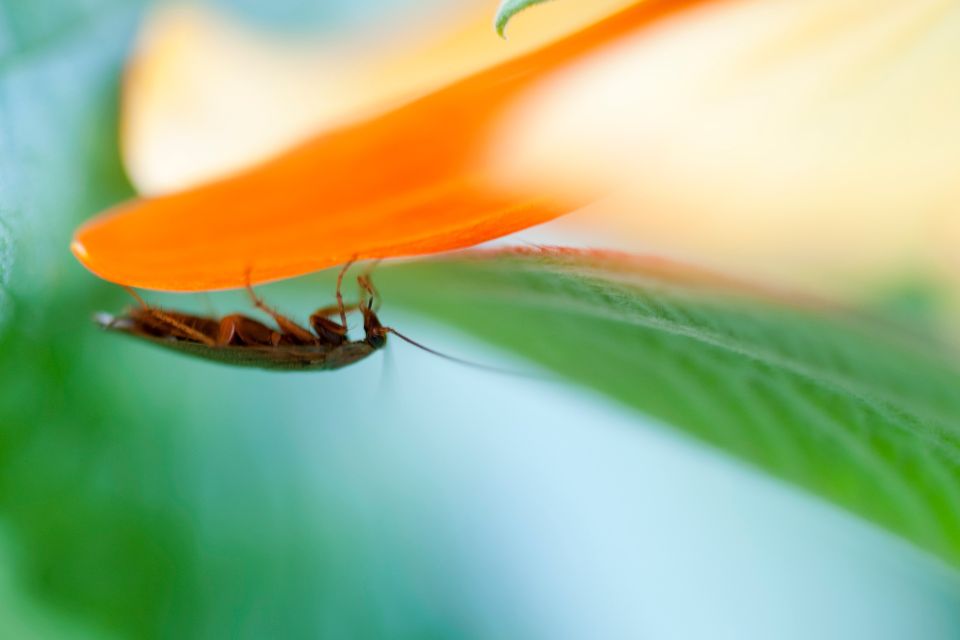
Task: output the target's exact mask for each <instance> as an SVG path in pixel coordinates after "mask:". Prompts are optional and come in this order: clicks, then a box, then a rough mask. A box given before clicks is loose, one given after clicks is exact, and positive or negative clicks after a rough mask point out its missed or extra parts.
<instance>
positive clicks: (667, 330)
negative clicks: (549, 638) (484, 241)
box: [378, 251, 960, 565]
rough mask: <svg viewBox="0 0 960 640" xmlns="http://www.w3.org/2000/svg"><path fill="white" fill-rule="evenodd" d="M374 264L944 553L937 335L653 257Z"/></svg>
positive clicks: (442, 311) (487, 327) (953, 382)
mask: <svg viewBox="0 0 960 640" xmlns="http://www.w3.org/2000/svg"><path fill="white" fill-rule="evenodd" d="M378 279H379V283H380V289H381V291H383V292H385V294H387V295H389V300H390V301H391V302H398V303H402V304H406V305H409V306H411V307H413V308H414V309H417V310H420V311H422V312H424V313H427V314H429V315H431V316H433V317H436V318H438V319H441V320H443V321H446V322H448V323H450V324H452V325H455V326H457V327H460V328H462V329H464V330H466V331H468V332H469V333H471V334H474V335H476V336H478V337H480V338H483V339H485V340H488V341H490V342H492V343H495V344H498V345H501V346H503V347H505V348H507V349H509V350H510V351H512V352H515V353H517V354H520V355H523V356H526V357H528V358H530V359H532V360H533V361H535V362H538V363H540V364H542V365H543V366H545V367H547V368H548V369H550V370H552V371H555V372H556V373H558V374H560V375H562V376H563V377H565V378H567V379H569V380H572V381H575V382H578V383H580V384H582V385H585V386H587V387H591V388H593V389H596V390H598V391H600V392H603V393H605V394H607V395H608V396H610V397H611V398H614V399H616V400H618V401H620V402H622V403H624V404H626V405H628V406H630V407H633V408H635V409H638V410H640V411H642V412H644V413H646V414H648V415H650V416H654V417H656V418H658V419H659V420H660V421H662V422H663V424H665V425H667V426H669V427H671V428H673V429H677V430H679V431H682V432H684V433H686V434H689V435H690V436H693V437H695V438H697V439H699V440H701V441H703V442H706V443H709V444H710V445H712V446H714V447H717V448H719V449H721V450H723V451H725V452H727V453H729V454H731V455H733V456H736V457H738V458H740V459H742V460H744V461H747V462H749V463H751V464H752V465H755V466H756V467H758V468H761V469H763V470H765V471H767V472H769V473H771V474H773V475H774V476H776V477H779V478H782V479H785V480H788V481H790V482H793V483H795V484H797V485H799V486H801V487H804V488H806V489H808V490H810V491H812V492H814V493H816V494H819V495H821V496H823V497H825V498H828V499H830V500H832V501H834V502H835V503H837V504H839V505H842V506H843V507H845V508H847V509H849V510H851V511H853V512H855V513H858V514H860V515H862V516H864V517H866V518H868V519H870V520H873V521H874V522H876V523H879V524H881V525H883V526H885V527H887V528H888V529H890V530H891V531H894V532H896V533H898V534H899V535H901V536H903V537H905V538H907V539H909V540H912V541H913V542H915V543H916V544H918V545H920V546H921V547H923V548H925V549H928V550H930V551H932V552H934V553H936V554H938V555H940V556H941V557H943V558H944V559H946V560H948V561H949V562H951V563H953V564H954V565H960V392H958V389H960V370H958V367H957V362H958V360H957V357H956V356H957V354H956V353H955V352H953V351H951V350H949V349H946V348H944V347H943V346H942V345H937V344H933V343H932V342H931V341H929V340H926V339H923V338H921V337H917V336H912V335H906V334H904V333H902V332H900V331H897V330H894V329H891V328H890V327H887V326H883V325H880V324H878V323H876V322H874V321H871V320H866V319H864V318H862V317H858V316H857V315H856V314H853V313H851V312H845V311H842V310H839V309H834V308H830V307H827V306H825V305H823V304H819V303H817V302H814V301H804V300H790V299H784V298H783V297H782V296H777V295H774V294H767V293H763V292H758V291H750V290H748V289H744V288H742V287H737V286H731V285H727V284H725V283H724V282H722V281H720V280H719V279H717V278H713V279H711V278H709V277H707V276H703V275H701V274H697V273H696V272H692V271H690V270H685V269H682V268H677V267H673V266H670V265H669V264H666V263H663V262H662V261H656V260H639V259H628V258H623V257H617V256H610V255H602V254H596V253H574V252H555V251H545V252H542V253H538V252H535V251H521V252H515V253H503V254H487V255H482V256H480V257H476V258H473V259H448V260H444V261H440V262H432V263H425V264H409V265H401V266H397V267H393V268H385V269H382V270H381V272H380V273H378Z"/></svg>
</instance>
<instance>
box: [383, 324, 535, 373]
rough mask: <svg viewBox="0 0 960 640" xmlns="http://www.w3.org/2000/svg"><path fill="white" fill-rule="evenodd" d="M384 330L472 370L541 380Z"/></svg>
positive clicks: (394, 331)
mask: <svg viewBox="0 0 960 640" xmlns="http://www.w3.org/2000/svg"><path fill="white" fill-rule="evenodd" d="M383 330H384V331H386V332H387V333H392V334H393V335H395V336H397V337H398V338H400V339H401V340H403V341H404V342H406V343H408V344H411V345H413V346H415V347H416V348H418V349H421V350H423V351H426V352H427V353H429V354H431V355H435V356H437V357H438V358H443V359H444V360H449V361H450V362H456V363H457V364H460V365H464V366H467V367H472V368H474V369H481V370H483V371H490V372H493V373H500V374H504V375H508V376H517V377H520V378H533V379H539V377H538V376H534V375H532V374H529V373H521V372H519V371H511V370H510V369H501V368H499V367H492V366H490V365H486V364H480V363H479V362H471V361H470V360H464V359H463V358H458V357H456V356H451V355H449V354H446V353H443V352H441V351H437V350H436V349H431V348H430V347H428V346H426V345H423V344H420V343H419V342H417V341H416V340H414V339H413V338H409V337H407V336H405V335H403V334H402V333H400V332H399V331H397V330H396V329H394V328H392V327H383Z"/></svg>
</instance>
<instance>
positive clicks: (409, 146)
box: [72, 0, 707, 291]
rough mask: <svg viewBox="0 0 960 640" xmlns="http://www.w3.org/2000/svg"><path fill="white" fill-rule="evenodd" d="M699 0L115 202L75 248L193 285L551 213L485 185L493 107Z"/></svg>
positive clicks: (97, 269) (121, 271)
mask: <svg viewBox="0 0 960 640" xmlns="http://www.w3.org/2000/svg"><path fill="white" fill-rule="evenodd" d="M705 1H707V0H651V1H649V2H643V3H640V4H639V5H636V6H633V7H631V8H628V9H626V10H624V11H622V12H620V13H617V14H615V15H613V16H611V17H609V18H607V19H605V20H603V21H601V22H599V23H597V24H595V25H593V26H592V27H589V28H587V29H585V30H583V31H581V32H579V33H577V34H574V35H572V36H569V37H567V38H565V39H562V40H560V41H558V42H556V43H554V44H552V45H550V46H548V47H546V48H543V49H541V50H539V51H536V52H534V53H532V54H528V55H526V56H522V57H520V58H517V59H514V60H511V61H508V62H506V63H503V64H501V65H498V66H496V67H493V68H491V69H489V70H487V71H484V72H481V73H478V74H475V75H473V76H470V77H468V78H466V79H464V80H462V81H460V82H457V83H455V84H452V85H450V86H447V87H445V88H443V89H441V90H439V91H436V92H434V93H432V94H429V95H427V96H425V97H423V98H421V99H419V100H416V101H415V102H412V103H409V104H407V105H405V106H403V107H400V108H398V109H396V110H394V111H391V112H389V113H386V114H384V115H381V116H378V117H375V118H372V119H370V120H367V121H364V122H361V123H359V124H355V125H350V126H347V127H344V128H341V129H338V130H335V131H332V132H328V133H325V134H323V135H320V136H318V137H316V138H314V139H312V140H310V141H309V142H307V143H305V144H303V145H302V146H299V147H297V148H295V149H293V150H291V151H289V152H287V153H285V154H283V155H281V156H279V157H277V158H275V159H273V160H271V161H269V162H267V163H265V164H262V165H260V166H259V167H256V168H254V169H252V170H249V171H247V172H244V173H241V174H238V175H236V176H234V177H232V178H228V179H225V180H220V181H217V182H213V183H210V184H207V185H203V186H200V187H198V188H195V189H191V190H188V191H184V192H181V193H177V194H172V195H168V196H161V197H157V198H151V199H141V200H135V201H132V202H129V203H126V204H123V205H121V206H119V207H117V208H115V209H113V210H111V211H108V212H106V213H105V214H103V215H101V216H98V217H97V218H95V219H93V220H91V221H90V222H88V223H87V224H85V225H84V226H82V227H81V228H80V229H79V230H78V231H77V233H76V235H75V237H74V242H73V244H72V249H73V252H74V255H76V256H77V258H78V259H79V260H80V261H81V262H82V263H83V264H84V266H86V267H87V268H88V269H90V270H91V271H93V272H94V273H96V274H97V275H99V276H100V277H102V278H105V279H107V280H110V281H113V282H117V283H121V284H126V285H130V286H136V287H142V288H148V289H162V290H170V291H200V290H209V289H221V288H232V287H239V286H242V285H244V284H245V283H246V282H247V278H248V277H249V280H250V282H252V283H254V284H255V283H259V282H264V281H269V280H276V279H281V278H288V277H293V276H297V275H302V274H305V273H309V272H312V271H316V270H319V269H323V268H325V267H329V266H333V265H337V264H341V263H344V262H346V261H348V260H350V259H351V258H358V259H365V258H388V257H398V256H410V255H418V254H426V253H434V252H439V251H445V250H450V249H457V248H462V247H467V246H471V245H474V244H477V243H479V242H483V241H485V240H489V239H492V238H496V237H499V236H502V235H506V234H508V233H512V232H514V231H517V230H520V229H523V228H526V227H529V226H532V225H535V224H538V223H540V222H545V221H547V220H550V219H552V218H554V217H556V216H558V215H560V214H562V213H564V212H566V211H568V210H570V208H571V205H572V203H569V202H567V203H561V202H555V201H552V200H551V199H550V198H549V197H545V196H543V195H537V196H533V197H531V194H528V193H526V194H524V193H511V192H506V191H504V190H502V189H497V188H496V187H494V184H495V181H494V180H493V179H492V178H491V177H490V176H491V167H489V164H488V163H489V160H488V159H487V158H486V154H485V153H484V152H485V146H484V143H485V140H486V139H487V138H488V132H489V131H491V129H492V127H494V126H495V125H496V123H497V118H498V116H499V115H500V114H501V113H503V111H504V110H505V109H506V108H507V107H508V106H509V105H510V104H511V103H512V102H513V101H515V100H516V99H517V97H518V96H519V95H520V94H521V93H522V92H523V91H524V90H525V89H527V88H528V87H530V86H531V85H533V84H534V83H536V82H537V81H539V80H541V79H543V77H544V76H546V75H547V74H549V73H551V72H553V71H556V70H558V69H559V68H561V67H563V66H564V65H566V64H569V63H571V62H574V61H576V60H577V59H578V58H579V57H580V56H582V55H583V54H584V53H586V52H589V51H591V50H593V49H595V48H596V47H598V46H600V45H603V44H606V43H609V42H611V41H614V40H616V39H618V38H620V37H622V36H625V35H628V34H632V33H636V32H637V31H638V30H640V29H642V28H644V27H648V26H650V25H652V24H654V23H656V22H658V21H659V20H661V19H663V18H664V17H666V16H669V15H671V14H673V13H675V12H677V11H680V10H683V9H687V8H690V7H692V6H694V5H698V4H702V3H703V2H705ZM248 274H249V276H248Z"/></svg>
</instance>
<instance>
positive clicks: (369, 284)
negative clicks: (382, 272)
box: [357, 260, 383, 311]
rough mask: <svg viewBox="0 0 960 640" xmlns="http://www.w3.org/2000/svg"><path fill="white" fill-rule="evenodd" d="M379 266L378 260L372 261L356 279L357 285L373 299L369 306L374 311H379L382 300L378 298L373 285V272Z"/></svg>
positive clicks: (378, 293)
mask: <svg viewBox="0 0 960 640" xmlns="http://www.w3.org/2000/svg"><path fill="white" fill-rule="evenodd" d="M378 264H380V260H374V261H373V262H371V263H370V265H369V266H367V268H366V269H364V270H363V273H361V274H360V277H359V278H357V284H359V285H360V287H361V288H362V289H364V290H366V291H367V292H368V293H369V294H370V296H371V298H372V299H373V301H372V304H371V306H372V307H373V310H374V311H379V310H380V304H381V302H382V300H383V298H382V297H381V296H380V292H379V291H377V287H376V285H374V284H373V270H374V269H376V268H377V265H378Z"/></svg>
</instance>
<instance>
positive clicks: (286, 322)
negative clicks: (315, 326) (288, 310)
mask: <svg viewBox="0 0 960 640" xmlns="http://www.w3.org/2000/svg"><path fill="white" fill-rule="evenodd" d="M248 275H249V274H248ZM247 295H248V296H250V300H251V302H253V306H255V307H256V308H257V309H260V310H261V311H263V312H264V313H266V314H268V315H269V316H270V317H271V318H273V319H274V321H275V322H276V323H277V326H278V327H280V331H282V332H283V335H284V336H286V337H287V338H289V339H290V340H291V341H292V342H294V343H295V344H316V342H317V339H316V338H315V337H314V335H313V334H312V333H310V332H309V331H308V330H306V329H304V328H303V327H301V326H300V325H298V324H297V323H296V322H294V321H293V320H291V319H290V318H288V317H287V316H285V315H283V314H282V313H280V312H279V311H277V310H276V309H274V308H272V307H270V306H268V305H267V303H265V302H264V301H263V299H261V298H260V297H259V296H258V295H257V293H256V292H255V291H254V290H253V287H252V286H251V285H250V282H249V279H248V281H247Z"/></svg>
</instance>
